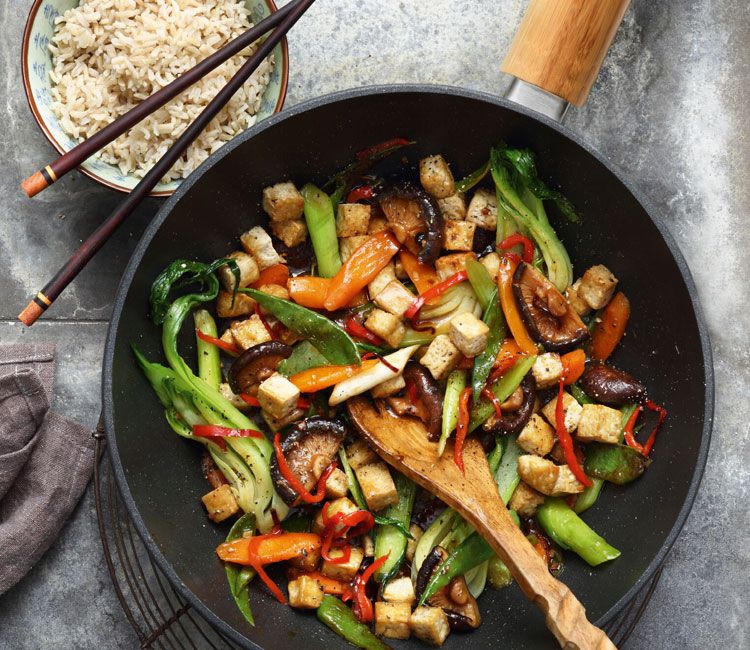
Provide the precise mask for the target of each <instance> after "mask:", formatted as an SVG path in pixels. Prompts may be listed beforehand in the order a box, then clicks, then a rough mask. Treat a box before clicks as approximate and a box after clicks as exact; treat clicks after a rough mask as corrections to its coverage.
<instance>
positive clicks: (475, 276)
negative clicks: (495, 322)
mask: <svg viewBox="0 0 750 650" xmlns="http://www.w3.org/2000/svg"><path fill="white" fill-rule="evenodd" d="M466 273H467V275H468V276H469V282H470V283H471V288H472V289H474V293H475V294H477V298H478V299H479V304H480V305H482V309H483V310H485V309H487V305H489V304H490V301H491V300H492V292H493V291H494V292H497V286H496V285H495V283H494V282H493V281H492V278H491V277H490V274H489V272H488V271H487V269H486V268H484V264H482V263H481V262H477V261H476V260H469V261H468V262H466Z"/></svg>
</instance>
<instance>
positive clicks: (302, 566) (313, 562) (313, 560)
mask: <svg viewBox="0 0 750 650" xmlns="http://www.w3.org/2000/svg"><path fill="white" fill-rule="evenodd" d="M289 564H291V565H292V566H293V567H295V568H297V569H299V570H300V571H317V570H318V566H319V565H320V549H312V550H309V551H307V550H305V551H303V552H302V554H301V555H298V556H297V557H293V558H292V559H291V560H289Z"/></svg>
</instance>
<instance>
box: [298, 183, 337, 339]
mask: <svg viewBox="0 0 750 650" xmlns="http://www.w3.org/2000/svg"><path fill="white" fill-rule="evenodd" d="M301 194H302V196H303V197H304V199H305V221H306V222H307V230H308V231H309V233H310V240H311V241H312V246H313V251H315V259H316V261H317V262H318V271H319V273H320V275H321V276H323V277H324V278H332V277H333V276H334V275H336V273H338V271H339V269H340V268H341V257H340V255H339V238H338V235H337V234H336V217H335V216H334V214H333V203H332V202H331V198H330V197H329V196H328V195H327V194H326V193H325V192H323V191H322V190H319V189H318V188H317V187H315V186H314V185H311V184H310V183H308V184H307V185H305V186H304V187H303V188H302V190H301ZM287 327H289V326H288V325H287Z"/></svg>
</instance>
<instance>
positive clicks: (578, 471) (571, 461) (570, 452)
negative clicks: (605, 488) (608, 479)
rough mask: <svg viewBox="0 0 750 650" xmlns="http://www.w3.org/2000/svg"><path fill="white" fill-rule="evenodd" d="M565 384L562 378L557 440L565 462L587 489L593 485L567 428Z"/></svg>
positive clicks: (558, 392) (559, 389)
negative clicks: (564, 405) (564, 401)
mask: <svg viewBox="0 0 750 650" xmlns="http://www.w3.org/2000/svg"><path fill="white" fill-rule="evenodd" d="M564 386H565V383H564V380H563V379H562V378H560V384H559V388H558V391H557V403H556V404H555V430H556V432H557V439H558V440H559V441H560V446H561V447H562V450H563V453H564V454H565V462H566V463H567V464H568V467H570V471H571V472H573V475H574V476H575V477H576V478H577V479H578V481H579V482H580V483H581V484H583V485H584V486H585V487H591V486H592V485H593V483H592V481H591V479H590V478H589V477H588V476H586V472H584V471H583V467H581V464H580V463H579V462H578V458H577V457H576V452H575V447H574V446H573V438H572V437H571V436H570V434H569V433H568V430H567V429H566V428H565V411H564V409H563V389H564Z"/></svg>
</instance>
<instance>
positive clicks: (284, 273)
mask: <svg viewBox="0 0 750 650" xmlns="http://www.w3.org/2000/svg"><path fill="white" fill-rule="evenodd" d="M287 282H289V267H288V266H287V265H286V264H274V265H273V266H269V267H267V268H265V269H263V270H262V271H261V272H260V276H259V277H258V279H257V280H256V281H255V282H253V283H252V284H251V285H250V288H251V289H260V288H261V287H264V286H265V285H267V284H278V285H279V286H281V287H285V286H286V285H287Z"/></svg>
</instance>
